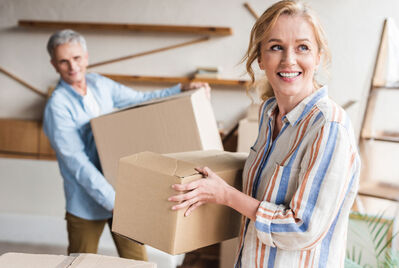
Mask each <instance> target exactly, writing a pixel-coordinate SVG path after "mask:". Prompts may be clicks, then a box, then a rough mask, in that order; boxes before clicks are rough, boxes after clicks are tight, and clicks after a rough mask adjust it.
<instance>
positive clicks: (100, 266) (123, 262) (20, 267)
mask: <svg viewBox="0 0 399 268" xmlns="http://www.w3.org/2000/svg"><path fill="white" fill-rule="evenodd" d="M0 267H1V268H3V267H4V268H26V267H29V268H92V267H96V268H109V267H112V268H156V267H157V266H156V264H154V263H149V262H144V261H135V260H129V259H123V258H118V257H110V256H102V255H97V254H78V255H73V256H64V255H48V254H26V253H6V254H3V255H2V256H1V257H0Z"/></svg>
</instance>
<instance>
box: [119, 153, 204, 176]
mask: <svg viewBox="0 0 399 268" xmlns="http://www.w3.org/2000/svg"><path fill="white" fill-rule="evenodd" d="M120 161H121V162H124V163H129V164H133V165H135V166H140V167H142V168H146V169H151V170H153V171H156V172H159V173H162V174H166V175H170V176H176V177H179V178H184V177H187V176H192V175H194V174H198V172H197V171H196V170H195V169H194V168H195V167H196V166H197V165H196V164H195V163H190V162H186V161H183V160H180V159H174V158H171V157H168V156H165V155H161V154H157V153H153V152H141V153H138V154H134V155H131V156H127V157H123V158H121V159H120Z"/></svg>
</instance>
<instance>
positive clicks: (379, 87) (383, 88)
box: [373, 86, 399, 90]
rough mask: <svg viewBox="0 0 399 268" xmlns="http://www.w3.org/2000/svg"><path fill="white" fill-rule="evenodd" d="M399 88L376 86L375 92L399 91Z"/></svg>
mask: <svg viewBox="0 0 399 268" xmlns="http://www.w3.org/2000/svg"><path fill="white" fill-rule="evenodd" d="M398 89H399V87H388V86H374V87H373V90H398Z"/></svg>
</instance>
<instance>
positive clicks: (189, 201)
mask: <svg viewBox="0 0 399 268" xmlns="http://www.w3.org/2000/svg"><path fill="white" fill-rule="evenodd" d="M196 202H198V198H196V197H194V198H191V199H187V200H185V201H184V202H182V203H180V204H177V205H174V206H173V207H172V210H178V209H182V208H186V207H189V206H191V205H192V204H194V203H196Z"/></svg>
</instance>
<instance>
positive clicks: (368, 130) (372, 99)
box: [360, 90, 378, 138]
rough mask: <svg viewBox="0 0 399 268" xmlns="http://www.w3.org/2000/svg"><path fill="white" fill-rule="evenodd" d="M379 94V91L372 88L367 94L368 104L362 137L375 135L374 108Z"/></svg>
mask: <svg viewBox="0 0 399 268" xmlns="http://www.w3.org/2000/svg"><path fill="white" fill-rule="evenodd" d="M377 94H378V91H375V90H370V92H369V95H368V96H367V104H366V109H365V111H364V116H363V122H362V128H361V133H360V137H361V138H367V137H372V136H374V133H373V132H374V131H373V126H372V124H373V115H374V110H375V106H376V103H377Z"/></svg>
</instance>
